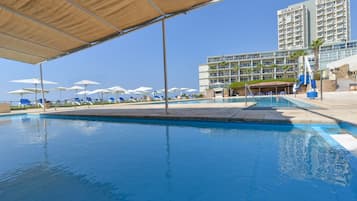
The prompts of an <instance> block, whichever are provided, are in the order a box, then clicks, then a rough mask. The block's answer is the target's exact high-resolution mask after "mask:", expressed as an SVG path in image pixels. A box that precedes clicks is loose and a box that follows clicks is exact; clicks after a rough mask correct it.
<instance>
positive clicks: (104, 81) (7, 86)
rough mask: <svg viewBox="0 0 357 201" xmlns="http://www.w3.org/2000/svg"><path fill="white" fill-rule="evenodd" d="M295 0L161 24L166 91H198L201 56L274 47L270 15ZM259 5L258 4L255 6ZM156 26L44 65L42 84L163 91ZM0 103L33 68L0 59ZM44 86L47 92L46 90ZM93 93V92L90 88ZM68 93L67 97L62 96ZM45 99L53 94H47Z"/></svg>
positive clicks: (231, 3) (238, 4)
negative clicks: (164, 39) (164, 31)
mask: <svg viewBox="0 0 357 201" xmlns="http://www.w3.org/2000/svg"><path fill="white" fill-rule="evenodd" d="M298 2H301V0H264V1H263V0H249V1H238V0H224V1H223V2H221V3H218V4H215V5H212V6H208V7H204V8H201V9H199V10H195V11H193V12H190V13H188V14H187V15H179V16H177V17H175V18H172V19H169V20H168V21H167V24H166V25H167V56H168V78H169V87H189V88H196V89H197V88H198V65H199V64H203V63H205V61H206V58H207V56H212V55H224V54H235V53H243V52H252V51H266V50H276V49H277V19H276V11H277V10H278V9H281V8H285V7H287V6H288V5H290V4H293V3H298ZM257 5H259V6H257ZM356 10H357V3H356V2H354V1H351V15H352V16H351V19H352V23H351V24H352V39H357V36H356V35H357V31H356V28H357V27H356V26H353V24H354V19H357V18H356V15H357V14H356V13H355V11H356ZM161 40H162V38H161V24H155V25H152V26H150V27H147V28H144V29H141V30H139V31H136V32H133V33H131V34H128V35H126V36H123V37H121V38H117V39H114V40H111V41H108V42H105V43H103V44H100V45H98V46H95V47H92V48H89V49H86V50H83V51H80V52H78V53H75V54H72V55H69V56H66V57H62V58H59V59H57V60H53V61H50V62H47V63H45V64H44V77H45V79H46V80H51V81H56V82H59V83H60V84H59V85H58V86H72V85H73V83H74V82H76V81H79V80H82V79H90V80H95V81H98V82H100V83H101V85H100V86H98V87H99V88H107V87H111V86H114V85H120V86H122V87H124V88H126V89H134V88H137V87H139V86H151V87H154V88H157V89H160V88H163V73H162V72H163V71H162V70H163V65H162V43H161ZM0 66H1V69H2V71H1V72H2V73H1V74H0V100H2V101H4V100H6V101H7V100H17V99H18V97H16V96H13V95H9V94H7V91H9V90H16V89H20V88H23V87H27V85H23V84H15V83H9V82H8V81H9V80H13V79H25V78H33V77H39V68H38V66H33V65H29V64H23V63H19V62H14V61H9V60H4V59H0ZM51 87H52V86H49V87H48V88H51ZM92 89H94V88H92ZM68 95H69V94H68ZM50 96H52V97H53V96H56V94H54V93H52V94H51V95H50Z"/></svg>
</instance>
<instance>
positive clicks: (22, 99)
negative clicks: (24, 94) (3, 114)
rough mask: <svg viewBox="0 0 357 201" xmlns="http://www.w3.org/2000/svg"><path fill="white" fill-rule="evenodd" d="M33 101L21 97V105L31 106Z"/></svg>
mask: <svg viewBox="0 0 357 201" xmlns="http://www.w3.org/2000/svg"><path fill="white" fill-rule="evenodd" d="M31 105H32V104H31V101H30V100H29V99H25V98H21V99H20V103H19V106H22V107H23V106H31Z"/></svg>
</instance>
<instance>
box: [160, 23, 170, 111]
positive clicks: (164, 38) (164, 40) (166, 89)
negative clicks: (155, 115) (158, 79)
mask: <svg viewBox="0 0 357 201" xmlns="http://www.w3.org/2000/svg"><path fill="white" fill-rule="evenodd" d="M162 50H163V58H164V82H165V113H166V114H168V113H169V112H168V109H169V104H168V101H169V99H168V86H167V61H166V29H165V18H164V19H162Z"/></svg>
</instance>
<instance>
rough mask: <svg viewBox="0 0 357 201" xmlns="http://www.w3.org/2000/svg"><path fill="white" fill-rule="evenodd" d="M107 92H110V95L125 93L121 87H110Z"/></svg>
mask: <svg viewBox="0 0 357 201" xmlns="http://www.w3.org/2000/svg"><path fill="white" fill-rule="evenodd" d="M108 90H109V91H111V92H112V93H125V91H126V90H125V89H124V88H122V87H121V86H115V87H110V88H108Z"/></svg>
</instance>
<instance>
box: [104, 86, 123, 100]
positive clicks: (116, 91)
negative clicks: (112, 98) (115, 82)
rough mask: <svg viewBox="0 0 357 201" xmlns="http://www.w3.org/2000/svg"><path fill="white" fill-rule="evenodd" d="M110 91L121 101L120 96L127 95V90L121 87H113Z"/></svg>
mask: <svg viewBox="0 0 357 201" xmlns="http://www.w3.org/2000/svg"><path fill="white" fill-rule="evenodd" d="M108 90H110V91H111V92H112V93H113V94H116V99H117V100H118V99H119V94H125V93H126V89H124V88H122V87H121V86H115V87H111V88H108Z"/></svg>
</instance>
